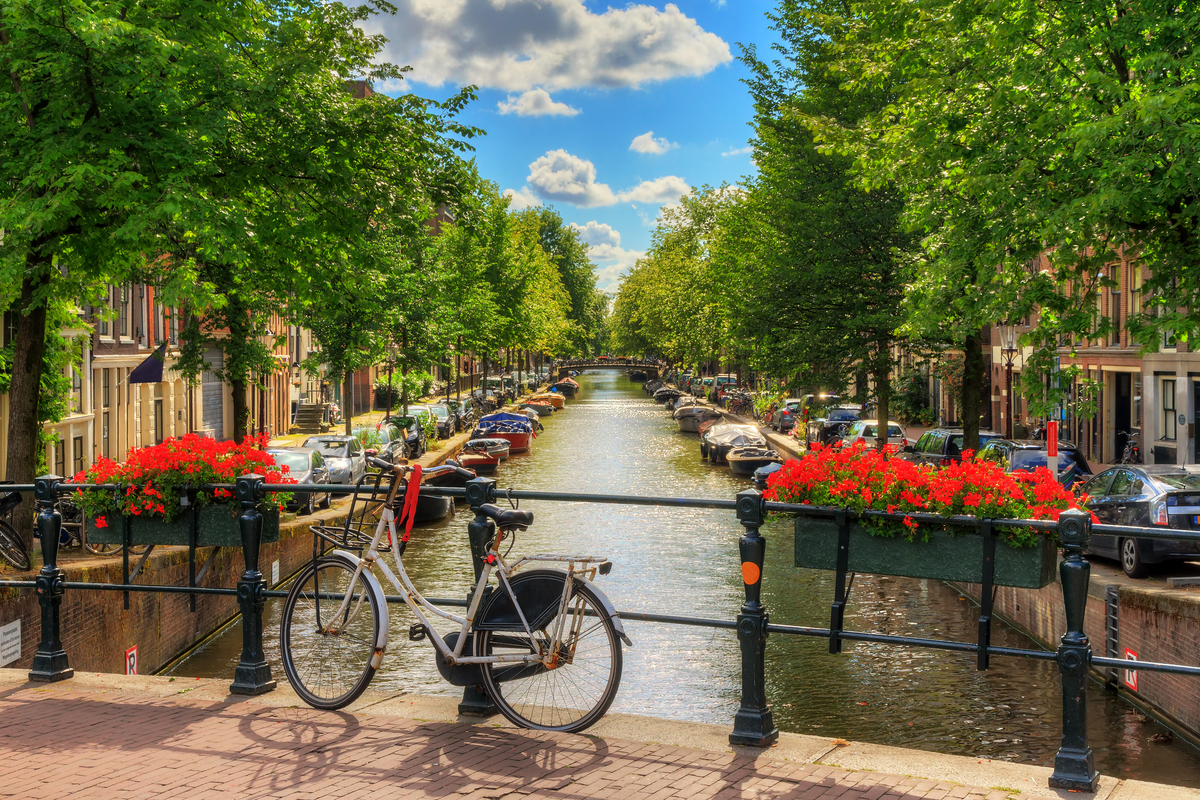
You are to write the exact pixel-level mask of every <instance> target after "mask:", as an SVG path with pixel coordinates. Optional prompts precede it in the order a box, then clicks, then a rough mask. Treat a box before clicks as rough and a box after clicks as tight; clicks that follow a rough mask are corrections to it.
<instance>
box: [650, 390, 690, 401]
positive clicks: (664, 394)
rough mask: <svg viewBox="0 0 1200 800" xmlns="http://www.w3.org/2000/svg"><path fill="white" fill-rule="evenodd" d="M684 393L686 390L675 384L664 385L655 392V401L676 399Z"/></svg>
mask: <svg viewBox="0 0 1200 800" xmlns="http://www.w3.org/2000/svg"><path fill="white" fill-rule="evenodd" d="M683 394H685V392H684V391H683V390H682V389H677V388H675V387H674V386H664V387H662V388H661V389H658V390H656V391H655V392H654V402H656V403H665V402H667V401H668V400H674V399H675V398H677V397H679V396H681V395H683Z"/></svg>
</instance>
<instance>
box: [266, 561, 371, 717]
mask: <svg viewBox="0 0 1200 800" xmlns="http://www.w3.org/2000/svg"><path fill="white" fill-rule="evenodd" d="M354 572H355V566H354V563H353V562H352V561H350V559H348V558H345V557H342V556H337V555H332V556H325V557H324V558H321V559H318V560H317V561H316V562H315V563H313V564H310V565H309V566H308V567H306V568H305V569H304V571H303V572H301V573H300V575H299V576H298V577H297V578H296V581H295V583H293V584H292V588H291V591H290V592H288V596H287V599H286V600H285V601H284V606H283V618H282V620H281V621H280V631H279V649H280V651H281V652H282V655H283V670H284V672H286V673H287V678H288V682H289V683H290V684H291V685H292V688H293V689H295V690H296V694H298V695H300V699H302V700H303V701H304V702H306V703H308V704H309V705H310V706H312V707H313V708H321V709H326V710H333V709H337V708H343V707H345V706H348V705H350V704H351V703H353V702H354V701H355V700H357V699H358V696H359V695H361V694H362V693H363V691H364V690H365V689H366V688H367V684H369V683H370V682H371V678H373V677H374V676H375V666H374V665H373V664H372V657H373V656H374V654H375V642H377V641H378V640H379V630H380V626H381V625H382V624H383V623H382V614H381V608H382V604H383V602H384V600H383V598H382V597H380V596H379V595H378V594H377V593H376V592H375V590H374V589H373V588H372V587H371V585H370V584H369V583H367V582H366V580H365V579H364V578H363V577H362V576H361V575H359V576H358V577H357V578H356V577H355V575H354ZM347 597H349V602H347V603H346V604H345V608H343V607H342V606H343V600H345V599H346V598H347Z"/></svg>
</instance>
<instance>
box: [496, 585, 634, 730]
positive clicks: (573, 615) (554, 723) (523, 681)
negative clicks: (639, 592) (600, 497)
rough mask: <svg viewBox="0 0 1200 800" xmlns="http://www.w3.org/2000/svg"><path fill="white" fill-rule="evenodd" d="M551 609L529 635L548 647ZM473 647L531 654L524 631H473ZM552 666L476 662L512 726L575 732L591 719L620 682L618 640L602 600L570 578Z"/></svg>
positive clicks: (605, 705) (534, 648) (604, 707)
mask: <svg viewBox="0 0 1200 800" xmlns="http://www.w3.org/2000/svg"><path fill="white" fill-rule="evenodd" d="M559 616H560V615H559V614H555V616H554V617H552V618H551V619H550V621H549V622H547V623H546V624H545V626H544V627H543V628H542V629H541V630H538V631H535V633H534V635H535V637H536V639H537V640H538V641H539V642H540V643H541V644H542V646H543V647H548V646H549V643H550V640H551V637H552V635H553V631H554V629H555V625H556V623H557V620H558V618H559ZM475 652H476V653H477V654H478V655H483V656H503V655H518V654H519V655H523V654H527V653H536V652H537V646H536V644H535V642H534V640H532V639H530V637H529V635H528V634H526V633H525V632H524V631H478V632H477V633H476V634H475ZM551 663H552V665H553V666H547V665H546V664H544V663H540V662H539V663H526V664H520V665H512V664H503V663H495V664H481V665H480V666H481V667H482V668H483V670H482V671H483V683H484V686H485V687H486V688H487V691H488V694H489V695H491V698H492V702H494V703H495V704H496V707H497V708H498V709H500V713H501V714H503V715H504V716H505V717H507V718H508V720H509V721H511V722H512V723H513V724H515V725H520V726H521V727H523V728H532V729H534V730H540V731H567V732H575V731H581V730H584V729H585V728H587V727H589V726H591V725H593V724H595V723H596V722H597V721H598V720H599V719H600V718H601V717H602V716H604V712H606V711H608V707H609V706H610V705H612V701H613V698H615V697H616V696H617V686H618V685H619V684H620V683H621V644H620V642H619V641H618V640H617V632H616V628H615V627H614V626H613V623H612V620H611V619H609V617H608V615H607V614H606V613H605V611H604V604H603V603H601V602H600V601H599V599H597V597H596V593H595V592H594V591H593V590H592V589H591V587H589V586H587V585H586V584H583V583H580V582H578V581H576V583H575V589H574V592H573V596H572V598H571V603H570V606H569V608H568V609H567V614H566V619H564V620H563V632H562V642H561V643H560V650H559V652H558V653H556V654H554V655H553V660H552V662H551Z"/></svg>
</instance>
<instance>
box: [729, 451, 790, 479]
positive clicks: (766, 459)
mask: <svg viewBox="0 0 1200 800" xmlns="http://www.w3.org/2000/svg"><path fill="white" fill-rule="evenodd" d="M725 460H726V461H727V462H728V463H729V470H730V471H731V472H733V473H734V474H735V475H747V476H750V475H753V474H754V473H755V471H756V470H758V469H759V468H761V467H765V466H767V465H768V464H778V463H782V461H783V459H781V458H780V457H779V453H777V452H775V451H774V450H771V449H768V448H766V447H758V446H757V445H750V446H748V447H734V448H733V449H731V450H730V451H729V452H728V453H726V454H725Z"/></svg>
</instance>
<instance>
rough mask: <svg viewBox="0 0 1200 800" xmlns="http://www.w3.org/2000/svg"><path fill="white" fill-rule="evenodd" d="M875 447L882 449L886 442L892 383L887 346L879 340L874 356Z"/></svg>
mask: <svg viewBox="0 0 1200 800" xmlns="http://www.w3.org/2000/svg"><path fill="white" fill-rule="evenodd" d="M873 372H874V374H873V376H872V377H874V378H875V398H876V404H875V447H876V449H878V450H882V449H883V448H884V447H885V446H886V445H887V443H888V422H889V421H890V419H891V401H892V383H891V375H890V374H889V373H890V372H891V357H890V354H889V347H888V345H887V344H886V343H883V342H880V344H879V349H878V352H877V354H876V357H875V369H874V370H873Z"/></svg>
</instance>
